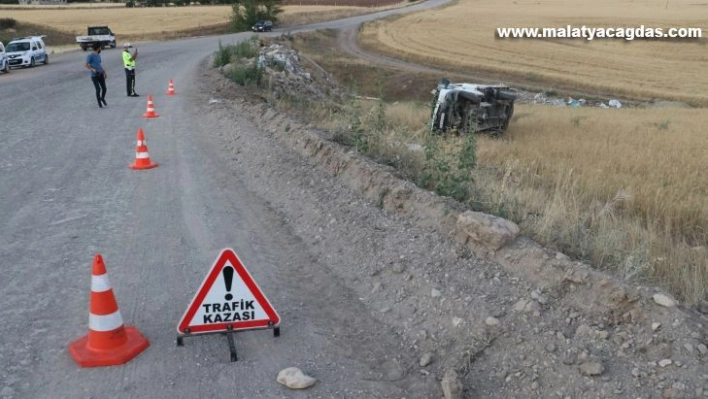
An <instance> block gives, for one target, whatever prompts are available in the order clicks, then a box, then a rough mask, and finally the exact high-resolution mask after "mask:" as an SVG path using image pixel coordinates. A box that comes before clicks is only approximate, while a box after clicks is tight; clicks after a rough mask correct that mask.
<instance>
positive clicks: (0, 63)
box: [0, 42, 10, 72]
mask: <svg viewBox="0 0 708 399" xmlns="http://www.w3.org/2000/svg"><path fill="white" fill-rule="evenodd" d="M7 61H8V60H7V54H6V53H5V46H3V44H2V42H0V71H3V72H10V65H9V64H8V63H7Z"/></svg>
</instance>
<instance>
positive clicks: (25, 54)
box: [5, 35, 49, 68]
mask: <svg viewBox="0 0 708 399" xmlns="http://www.w3.org/2000/svg"><path fill="white" fill-rule="evenodd" d="M43 37H45V36H44V35H42V36H27V37H18V38H16V39H12V41H10V43H8V44H7V47H6V48H5V52H6V53H7V59H8V64H9V67H10V68H13V67H30V68H34V66H35V65H36V64H37V63H38V62H41V63H43V64H49V56H48V55H47V48H46V46H45V45H44V40H42V38H43Z"/></svg>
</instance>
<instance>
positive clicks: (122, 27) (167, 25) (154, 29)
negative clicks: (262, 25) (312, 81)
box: [1, 3, 407, 42]
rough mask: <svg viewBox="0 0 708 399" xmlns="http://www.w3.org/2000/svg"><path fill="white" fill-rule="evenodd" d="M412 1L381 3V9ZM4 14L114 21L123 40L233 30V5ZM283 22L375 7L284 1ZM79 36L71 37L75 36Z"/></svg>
mask: <svg viewBox="0 0 708 399" xmlns="http://www.w3.org/2000/svg"><path fill="white" fill-rule="evenodd" d="M404 4H407V3H396V4H389V5H386V6H382V7H376V8H375V11H380V10H384V9H389V8H394V7H400V6H401V5H404ZM1 9H2V10H3V11H2V17H3V18H14V19H15V20H17V21H18V22H19V23H20V24H31V25H35V26H45V27H49V28H51V29H52V30H53V31H60V32H64V33H66V34H67V35H69V36H72V35H73V36H76V35H82V34H86V27H87V26H88V25H95V24H103V25H108V26H110V27H111V29H112V30H113V31H114V32H115V33H116V35H117V36H118V37H120V38H121V39H120V40H123V39H126V40H141V41H142V40H160V39H170V38H174V37H184V36H189V35H205V34H218V33H225V32H227V31H228V27H229V23H230V18H231V6H228V5H220V6H190V7H168V8H126V7H125V6H122V7H116V4H111V3H101V4H93V5H88V4H82V5H73V6H70V7H57V6H23V7H19V6H16V5H12V6H4V7H2V8H1ZM282 9H283V13H282V14H281V15H279V23H278V27H288V26H298V25H304V24H309V23H314V22H323V21H331V20H334V19H338V18H346V17H352V16H356V15H362V14H366V13H370V12H372V11H374V10H373V9H372V7H369V6H367V7H355V6H333V5H308V6H299V5H288V6H283V7H282ZM73 36H72V37H71V40H70V41H69V42H73Z"/></svg>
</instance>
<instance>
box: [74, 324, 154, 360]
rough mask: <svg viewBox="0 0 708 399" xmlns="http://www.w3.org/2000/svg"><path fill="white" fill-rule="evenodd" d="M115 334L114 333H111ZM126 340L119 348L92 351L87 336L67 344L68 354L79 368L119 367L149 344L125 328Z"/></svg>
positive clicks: (138, 334) (131, 330) (137, 333)
mask: <svg viewBox="0 0 708 399" xmlns="http://www.w3.org/2000/svg"><path fill="white" fill-rule="evenodd" d="M113 333H116V332H113ZM124 333H125V335H126V336H127V338H128V340H127V341H126V342H125V343H124V344H123V345H121V346H118V347H116V348H111V349H107V350H92V349H91V348H90V346H89V336H88V334H86V335H84V336H83V337H81V338H79V339H77V340H76V341H74V342H72V343H71V344H69V353H70V354H71V357H72V358H74V361H75V362H76V364H78V365H79V366H81V367H103V366H119V365H121V364H125V363H128V362H129V361H130V360H131V359H133V358H134V357H136V356H137V355H139V354H140V352H142V351H144V350H145V349H146V348H147V347H148V346H150V342H149V341H148V340H147V339H146V338H145V337H144V336H143V335H142V334H141V333H140V331H138V330H137V329H136V328H135V327H132V326H125V327H124Z"/></svg>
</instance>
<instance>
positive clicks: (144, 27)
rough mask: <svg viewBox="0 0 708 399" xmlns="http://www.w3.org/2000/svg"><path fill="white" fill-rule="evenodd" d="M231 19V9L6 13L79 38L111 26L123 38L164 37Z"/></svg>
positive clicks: (125, 9)
mask: <svg viewBox="0 0 708 399" xmlns="http://www.w3.org/2000/svg"><path fill="white" fill-rule="evenodd" d="M230 16H231V7H230V6H200V7H168V8H126V7H122V8H117V9H116V8H99V9H87V8H80V9H73V8H68V9H61V10H56V9H53V10H46V9H26V10H25V9H23V10H18V9H11V10H3V17H8V18H14V19H16V20H17V21H18V22H26V23H31V24H34V25H43V26H49V27H52V28H54V29H57V30H61V31H65V32H70V33H73V34H75V35H85V34H86V27H87V26H89V25H108V26H110V27H111V29H112V30H113V31H114V32H115V33H116V36H119V37H136V36H142V37H149V36H151V35H154V36H160V35H162V34H163V33H164V32H170V31H179V30H185V29H190V28H199V27H208V26H213V25H220V24H221V25H223V24H226V23H228V22H229V18H230Z"/></svg>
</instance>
